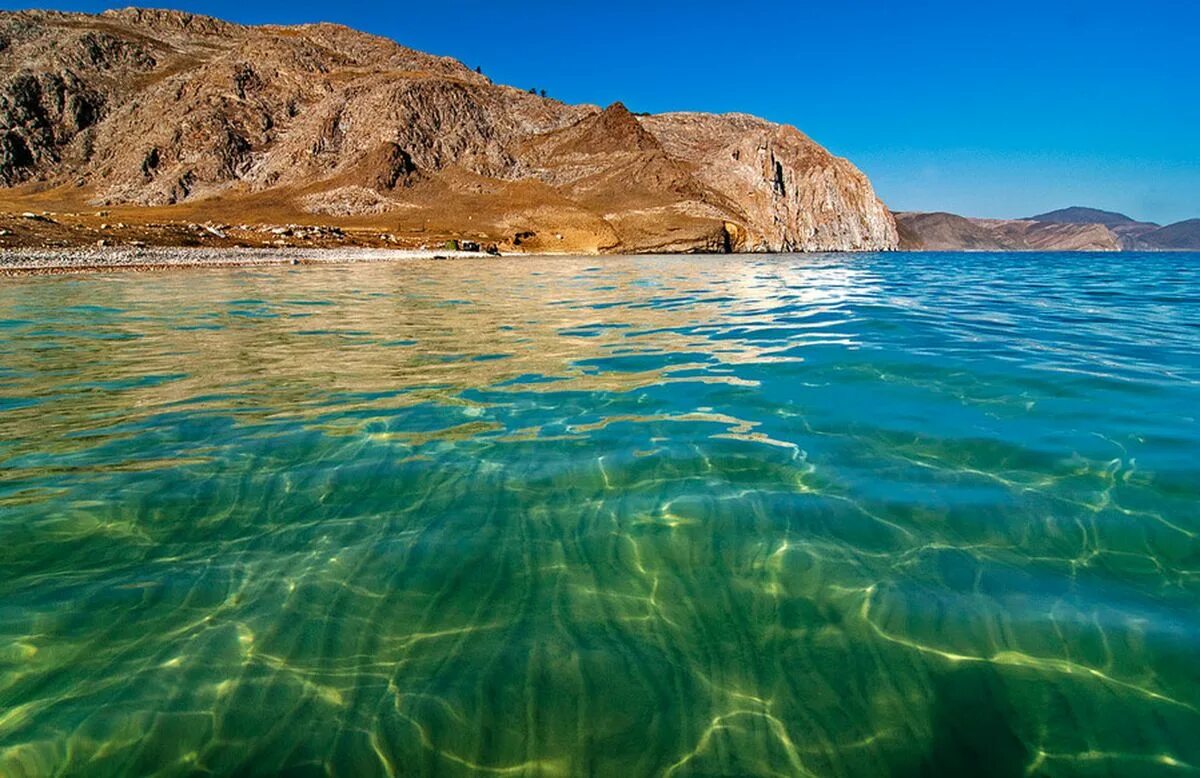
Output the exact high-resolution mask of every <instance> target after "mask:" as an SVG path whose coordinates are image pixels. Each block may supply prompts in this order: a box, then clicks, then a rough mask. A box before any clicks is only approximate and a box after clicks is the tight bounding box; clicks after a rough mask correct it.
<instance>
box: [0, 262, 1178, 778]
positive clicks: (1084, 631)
mask: <svg viewBox="0 0 1200 778" xmlns="http://www.w3.org/2000/svg"><path fill="white" fill-rule="evenodd" d="M1198 413H1200V256H1197V255H1185V254H1164V255H1133V254H1123V255H1116V256H1107V255H1105V256H1100V255H1036V254H1035V255H1019V256H1014V255H1008V256H1004V255H954V254H946V255H860V256H804V257H797V256H758V257H735V258H727V257H695V258H603V259H595V258H592V259H571V258H563V259H553V260H550V259H546V260H529V259H525V260H515V259H514V260H494V261H493V260H488V261H481V262H451V263H447V262H442V263H419V262H415V263H410V264H389V265H358V266H344V267H300V268H275V269H265V270H264V269H245V270H221V271H195V272H173V273H158V274H134V273H130V274H96V275H81V276H64V277H44V278H18V279H8V280H5V281H4V282H3V285H2V286H0V775H4V776H42V775H86V776H110V775H111V776H125V775H157V776H174V775H181V776H182V775H200V774H206V775H272V774H287V775H290V776H307V775H312V776H319V775H335V776H371V775H399V774H404V775H412V774H427V775H511V776H519V775H542V776H556V775H618V776H630V775H650V774H656V775H666V776H685V775H707V776H712V775H819V776H826V775H828V776H871V775H900V776H910V775H924V774H933V773H938V774H952V775H989V774H990V775H1023V774H1030V775H1062V776H1117V775H1120V776H1128V775H1153V776H1158V775H1163V776H1166V775H1179V774H1195V773H1197V772H1200V738H1197V736H1196V735H1197V733H1198V732H1200V662H1197V656H1200V608H1198V607H1197V606H1198V604H1200V603H1198V594H1200V541H1198V533H1200V515H1197V506H1198V505H1200V459H1198V456H1197V455H1198V454H1200V424H1198V423H1197V414H1198Z"/></svg>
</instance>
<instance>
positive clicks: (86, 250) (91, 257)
mask: <svg viewBox="0 0 1200 778" xmlns="http://www.w3.org/2000/svg"><path fill="white" fill-rule="evenodd" d="M522 256H530V255H522ZM490 258H491V256H489V255H488V254H481V253H477V252H466V251H429V250H419V249H377V248H275V249H265V248H193V247H163V246H147V247H135V248H129V247H99V246H95V247H93V246H80V247H71V248H54V249H0V275H29V274H43V275H44V274H55V273H80V272H95V271H105V270H168V269H179V268H227V267H259V266H262V267H269V266H277V265H318V264H343V263H348V262H401V261H407V260H446V259H474V260H487V259H490Z"/></svg>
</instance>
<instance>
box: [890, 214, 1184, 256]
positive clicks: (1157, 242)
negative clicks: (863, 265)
mask: <svg viewBox="0 0 1200 778" xmlns="http://www.w3.org/2000/svg"><path fill="white" fill-rule="evenodd" d="M893 215H894V216H895V218H896V227H897V229H898V230H899V232H900V248H901V249H902V250H908V251H1200V219H1188V220H1187V221H1182V222H1177V223H1175V224H1170V225H1167V226H1166V227H1164V226H1162V225H1159V224H1155V223H1153V222H1140V221H1137V220H1136V219H1132V218H1130V217H1128V216H1126V215H1125V214H1123V213H1115V212H1113V211H1101V210H1099V209H1097V208H1084V207H1081V206H1072V207H1070V208H1062V209H1060V210H1057V211H1050V212H1049V213H1041V214H1038V215H1037V216H1030V217H1029V218H1027V219H973V218H968V217H966V216H957V215H955V214H952V213H942V212H934V213H917V212H899V213H895V214H893Z"/></svg>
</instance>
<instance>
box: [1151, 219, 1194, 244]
mask: <svg viewBox="0 0 1200 778" xmlns="http://www.w3.org/2000/svg"><path fill="white" fill-rule="evenodd" d="M1140 239H1141V241H1142V243H1144V244H1145V246H1146V248H1149V249H1157V250H1160V251H1200V219H1188V220H1186V221H1181V222H1175V223H1174V224H1168V225H1167V226H1166V227H1160V228H1159V229H1157V230H1154V231H1153V232H1149V233H1146V234H1144V235H1142V236H1140Z"/></svg>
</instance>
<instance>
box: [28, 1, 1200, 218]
mask: <svg viewBox="0 0 1200 778" xmlns="http://www.w3.org/2000/svg"><path fill="white" fill-rule="evenodd" d="M168 2H170V0H158V2H157V4H163V3H168ZM126 4H128V3H116V4H106V3H94V2H67V3H60V4H55V5H54V6H53V7H55V8H58V9H61V10H81V11H97V10H102V9H103V8H105V7H109V6H110V5H114V6H120V5H126ZM43 7H44V6H43ZM173 7H177V8H181V9H184V10H189V11H195V12H198V13H208V14H212V15H215V16H221V17H223V18H227V19H231V20H234V21H240V22H246V23H261V22H273V23H293V22H304V21H334V22H341V23H343V24H347V25H350V26H352V27H355V28H358V29H362V30H366V31H369V32H373V33H377V34H381V35H386V36H388V37H391V38H394V39H396V40H398V41H400V42H401V43H403V44H405V45H408V46H412V47H414V48H419V49H422V50H426V51H431V52H434V53H438V54H446V55H450V56H454V57H457V58H458V59H461V60H463V61H464V62H466V63H467V64H469V65H471V66H475V65H480V66H482V67H483V69H484V72H485V73H487V74H488V75H489V76H490V77H491V78H492V79H494V80H495V81H499V82H502V83H508V84H513V85H516V86H519V87H522V88H528V87H538V88H542V89H545V90H547V92H548V93H549V94H550V95H552V96H554V97H557V98H559V99H562V100H566V101H568V102H588V103H597V104H607V103H609V102H612V101H614V100H622V101H623V102H625V104H626V105H628V106H629V107H630V109H632V110H635V111H651V112H659V111H670V110H703V111H722V112H723V111H744V112H747V113H754V114H758V115H760V116H764V117H766V118H769V119H772V120H775V121H780V122H787V123H790V124H794V125H796V126H797V127H799V128H800V129H802V130H804V131H805V132H806V133H808V134H809V135H810V136H812V137H813V138H814V139H816V140H817V141H819V142H820V143H822V144H824V145H825V146H827V147H828V148H829V149H830V150H832V151H834V152H835V153H837V154H840V155H843V156H846V157H849V158H850V159H851V160H852V161H854V162H855V163H856V164H858V165H859V166H860V167H861V168H862V169H863V170H865V171H866V172H867V174H868V175H869V176H870V177H871V179H872V181H873V182H874V184H875V186H876V189H877V190H878V192H879V194H880V195H881V196H882V197H883V199H884V200H885V202H887V203H888V204H889V205H890V206H891V207H893V208H895V209H897V210H949V211H955V212H958V213H963V214H966V215H972V216H995V217H1016V216H1028V215H1031V214H1033V213H1037V212H1040V211H1044V210H1049V209H1052V208H1058V207H1062V206H1067V205H1091V206H1095V207H1099V208H1106V209H1111V210H1118V211H1123V212H1125V213H1128V214H1129V215H1130V216H1133V217H1135V218H1142V219H1149V220H1155V221H1161V222H1170V221H1176V220H1179V219H1184V218H1192V217H1200V2H1196V1H1195V0H1192V1H1191V2H1185V1H1182V0H1180V1H1172V0H1144V1H1143V2H1138V3H1131V2H1127V3H1118V2H1113V1H1112V0H1092V2H1086V3H1085V2H1075V1H1074V0H1067V1H1065V2H1055V1H1054V0H1043V2H1036V3H1035V2H1026V0H1012V1H1010V2H1004V3H1000V2H987V1H986V0H982V1H980V2H971V0H959V2H943V1H942V0H934V1H931V2H881V1H877V0H870V1H867V0H859V1H856V0H825V1H824V2H820V3H812V2H792V3H787V2H737V3H733V2H727V3H714V2H706V1H705V0H697V1H696V2H691V3H654V2H645V1H643V2H627V1H626V0H609V1H608V2H603V3H588V4H583V3H574V2H570V1H569V0H562V1H561V2H542V1H541V0H538V1H537V2H524V3H519V4H518V3H503V2H468V1H467V0H441V1H440V2H399V3H394V4H388V5H384V6H380V5H377V4H372V3H359V2H349V1H347V2H337V3H330V2H312V0H293V1H292V2H287V3H282V2H278V1H277V0H259V1H258V2H254V3H247V2H240V3H239V2H230V1H229V0H211V1H209V2H205V1H202V0H178V1H177V2H175V3H173Z"/></svg>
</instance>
